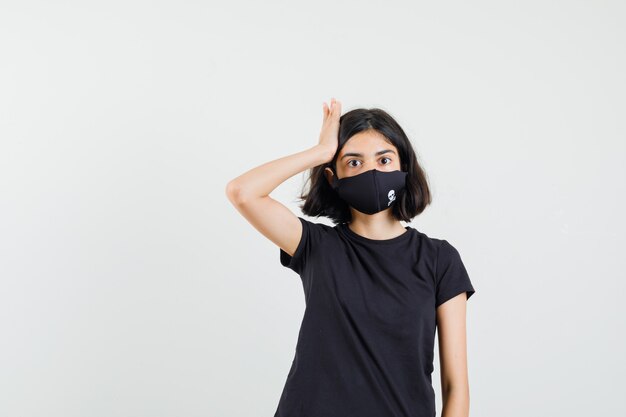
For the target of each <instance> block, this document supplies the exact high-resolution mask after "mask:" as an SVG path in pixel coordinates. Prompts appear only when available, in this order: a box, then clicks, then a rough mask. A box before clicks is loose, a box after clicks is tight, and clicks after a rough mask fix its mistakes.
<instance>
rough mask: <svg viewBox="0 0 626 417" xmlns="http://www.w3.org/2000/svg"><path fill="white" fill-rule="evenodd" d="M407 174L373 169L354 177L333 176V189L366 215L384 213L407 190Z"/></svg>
mask: <svg viewBox="0 0 626 417" xmlns="http://www.w3.org/2000/svg"><path fill="white" fill-rule="evenodd" d="M407 174H408V173H407V172H404V171H399V170H396V171H378V170H376V169H371V170H369V171H365V172H362V173H360V174H358V175H354V176H352V177H344V178H339V179H337V176H336V175H334V176H333V183H332V187H333V188H334V189H335V191H337V194H339V197H341V199H342V200H343V201H345V202H346V203H348V204H349V205H350V206H352V207H354V208H355V209H356V210H358V211H360V212H361V213H365V214H374V213H378V212H379V211H383V210H385V209H387V208H389V207H391V205H392V204H393V203H394V202H395V201H396V200H397V199H398V195H399V193H400V192H401V191H402V190H404V189H405V188H406V176H407Z"/></svg>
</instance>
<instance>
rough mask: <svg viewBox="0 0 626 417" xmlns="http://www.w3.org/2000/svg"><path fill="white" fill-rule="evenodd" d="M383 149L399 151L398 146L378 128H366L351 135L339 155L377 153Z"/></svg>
mask: <svg viewBox="0 0 626 417" xmlns="http://www.w3.org/2000/svg"><path fill="white" fill-rule="evenodd" d="M382 149H392V150H393V151H395V152H397V149H396V147H395V146H394V145H393V144H392V143H391V142H390V141H389V140H388V139H387V138H386V137H385V136H384V135H383V134H382V133H380V132H378V131H376V130H366V131H363V132H359V133H357V134H356V135H354V136H352V137H350V139H348V140H347V141H346V143H345V144H344V145H343V147H342V148H341V152H340V155H339V157H341V156H343V155H344V154H346V153H363V154H369V153H375V152H377V151H379V150H382Z"/></svg>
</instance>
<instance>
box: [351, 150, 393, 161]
mask: <svg viewBox="0 0 626 417" xmlns="http://www.w3.org/2000/svg"><path fill="white" fill-rule="evenodd" d="M389 152H391V153H393V154H395V152H394V151H393V150H391V149H383V150H382V151H378V152H376V153H375V154H374V155H375V156H378V155H382V154H384V153H389ZM346 156H357V157H362V156H363V154H362V153H357V152H348V153H345V154H344V155H343V156H342V157H341V159H343V158H345V157H346Z"/></svg>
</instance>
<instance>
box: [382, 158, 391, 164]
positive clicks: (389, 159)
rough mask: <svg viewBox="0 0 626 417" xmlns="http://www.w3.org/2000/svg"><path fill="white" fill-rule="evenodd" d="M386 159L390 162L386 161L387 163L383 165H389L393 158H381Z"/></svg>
mask: <svg viewBox="0 0 626 417" xmlns="http://www.w3.org/2000/svg"><path fill="white" fill-rule="evenodd" d="M385 159H386V160H388V161H389V162H388V163H386V164H385V163H383V165H389V164H390V163H391V158H387V157H383V158H381V159H380V160H381V161H384V160H385Z"/></svg>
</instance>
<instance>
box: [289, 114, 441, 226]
mask: <svg viewBox="0 0 626 417" xmlns="http://www.w3.org/2000/svg"><path fill="white" fill-rule="evenodd" d="M370 129H373V130H375V131H377V132H379V133H381V134H382V135H383V136H384V137H385V138H386V139H387V141H388V142H390V143H391V144H393V145H394V146H395V147H396V149H398V152H399V155H400V167H401V168H400V170H401V171H405V172H407V173H408V174H407V177H406V189H405V190H403V191H402V192H400V193H398V200H397V201H396V204H394V205H392V215H393V216H394V217H395V218H396V219H397V220H403V221H406V222H410V221H411V220H412V219H413V217H415V216H417V215H418V214H420V213H422V212H423V211H424V209H425V208H426V206H427V205H428V204H430V203H431V201H432V197H431V193H430V188H429V186H428V181H427V178H426V173H425V172H424V170H423V169H422V167H421V166H420V164H419V163H418V162H417V157H416V153H415V151H414V150H413V146H412V145H411V142H410V141H409V138H408V137H407V135H406V134H405V133H404V130H402V128H401V127H400V125H399V124H398V122H396V121H395V120H394V118H393V117H391V115H389V114H388V113H387V112H385V111H384V110H381V109H378V108H370V109H364V108H360V109H354V110H351V111H349V112H347V113H345V114H344V115H343V116H341V117H340V118H339V138H338V141H339V143H338V146H337V151H336V152H335V155H334V156H333V159H332V160H331V161H330V162H327V163H325V164H321V165H318V166H316V167H314V168H312V169H311V170H310V171H309V176H308V178H307V180H306V181H305V183H304V186H303V189H302V192H301V193H300V196H299V199H300V201H304V203H303V204H301V205H300V209H301V210H302V212H303V213H304V214H306V215H307V216H311V217H318V216H325V217H328V218H330V219H332V220H333V222H334V223H335V224H337V223H346V222H350V221H351V220H352V214H351V212H350V207H349V206H348V204H347V203H346V202H345V201H343V200H342V199H341V198H340V197H339V195H338V194H337V192H336V191H335V190H334V189H333V188H332V187H331V186H330V184H329V183H328V180H327V179H326V176H325V174H324V169H325V168H327V167H329V168H331V169H332V170H333V173H335V175H336V173H337V170H336V163H337V156H338V155H339V152H340V151H341V149H342V148H343V146H344V145H345V144H346V142H347V141H348V140H349V139H350V138H351V137H352V136H354V135H356V134H357V133H359V132H363V131H366V130H370ZM307 183H310V187H309V190H308V192H307V191H306V189H305V188H306V184H307Z"/></svg>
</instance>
